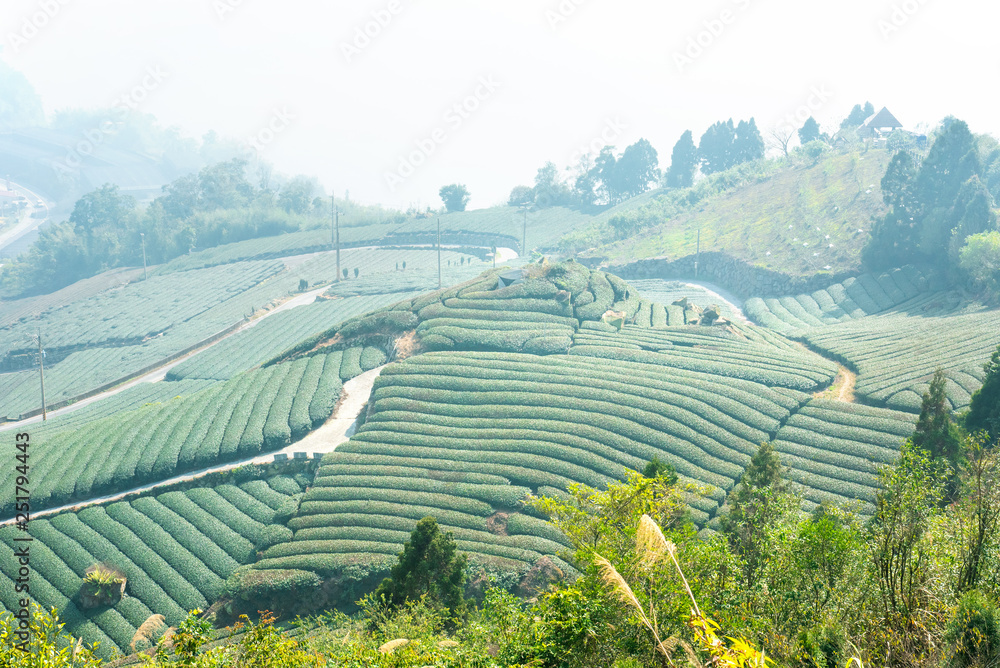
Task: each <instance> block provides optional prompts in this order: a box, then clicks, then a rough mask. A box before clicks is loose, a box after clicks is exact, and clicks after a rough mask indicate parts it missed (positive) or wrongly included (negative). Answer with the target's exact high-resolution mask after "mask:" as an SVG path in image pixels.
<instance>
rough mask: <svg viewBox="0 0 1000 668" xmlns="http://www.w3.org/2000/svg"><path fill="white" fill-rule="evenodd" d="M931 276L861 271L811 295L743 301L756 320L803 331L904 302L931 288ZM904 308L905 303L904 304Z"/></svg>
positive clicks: (914, 271)
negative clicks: (866, 272)
mask: <svg viewBox="0 0 1000 668" xmlns="http://www.w3.org/2000/svg"><path fill="white" fill-rule="evenodd" d="M932 283H933V279H931V280H928V278H927V277H925V276H924V275H923V274H921V273H920V272H919V271H918V270H917V269H915V268H913V267H911V266H906V267H903V268H902V269H894V270H893V271H891V272H889V273H886V274H880V275H878V276H875V275H873V274H862V275H860V276H858V277H857V278H849V279H847V280H846V281H844V282H842V283H835V284H833V285H831V286H830V287H828V288H826V289H823V290H817V291H816V292H813V293H812V294H808V295H805V294H803V295H795V296H789V297H764V298H760V297H753V298H751V299H748V300H747V302H746V304H745V305H744V311H745V312H746V314H747V316H748V317H750V318H752V319H753V320H754V321H755V322H757V323H759V324H761V325H763V326H765V327H769V328H770V329H773V330H775V331H776V332H781V333H782V334H786V335H795V334H802V333H803V332H805V331H807V330H810V329H812V328H814V327H823V326H824V325H832V324H836V323H839V322H848V321H851V320H857V319H859V318H864V317H866V316H869V315H874V314H876V313H882V312H884V311H888V310H889V309H892V308H894V307H900V306H901V305H905V304H906V303H907V302H908V301H909V300H912V299H914V298H916V297H918V296H919V295H921V294H922V293H926V292H928V290H929V289H930V286H931V284H932ZM904 308H905V306H904Z"/></svg>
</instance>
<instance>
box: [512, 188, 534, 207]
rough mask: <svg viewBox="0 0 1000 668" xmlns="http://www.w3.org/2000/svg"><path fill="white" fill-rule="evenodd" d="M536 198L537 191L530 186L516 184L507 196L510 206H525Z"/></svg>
mask: <svg viewBox="0 0 1000 668" xmlns="http://www.w3.org/2000/svg"><path fill="white" fill-rule="evenodd" d="M534 199H535V191H534V190H533V189H532V188H531V187H529V186H514V188H513V189H512V190H511V191H510V197H508V198H507V205H508V206H524V205H526V204H531V203H532V202H533V201H534Z"/></svg>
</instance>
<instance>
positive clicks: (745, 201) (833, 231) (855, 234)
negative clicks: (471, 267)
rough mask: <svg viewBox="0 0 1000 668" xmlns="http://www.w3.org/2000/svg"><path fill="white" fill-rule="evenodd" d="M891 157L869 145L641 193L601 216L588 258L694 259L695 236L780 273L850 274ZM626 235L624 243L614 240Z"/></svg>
mask: <svg viewBox="0 0 1000 668" xmlns="http://www.w3.org/2000/svg"><path fill="white" fill-rule="evenodd" d="M890 157H891V154H890V152H889V151H885V150H878V149H872V150H869V151H866V152H864V153H856V152H855V153H847V154H841V153H829V154H825V155H823V156H821V157H820V158H819V159H818V160H816V162H815V164H813V162H812V161H811V160H806V159H804V158H799V159H798V160H785V161H775V162H776V163H777V164H771V165H768V164H765V165H758V164H757V163H753V164H747V165H741V166H739V167H736V168H734V169H733V170H730V171H729V172H724V173H722V174H718V175H714V176H712V177H709V178H706V179H705V180H704V181H703V182H702V183H699V184H697V185H695V186H694V187H693V188H690V189H686V190H677V191H665V192H664V191H661V192H660V193H658V194H657V195H655V196H649V195H647V196H644V197H645V198H646V201H645V202H638V201H637V202H635V203H626V204H625V205H622V206H620V207H618V209H617V210H616V211H611V212H607V213H605V214H603V215H602V216H601V217H600V218H599V219H598V221H597V223H596V224H595V227H594V228H593V229H594V233H593V236H592V237H591V238H590V240H591V241H594V240H596V241H597V242H598V243H599V244H600V245H599V246H598V247H597V248H595V249H593V250H592V251H590V254H593V255H595V256H597V257H602V258H606V259H607V260H609V261H610V262H613V263H623V262H630V261H633V260H638V259H642V258H646V257H662V256H666V257H668V258H671V259H675V258H678V257H683V256H685V255H693V254H694V253H695V250H696V241H697V234H698V231H699V230H700V231H701V250H702V251H721V252H724V253H728V254H730V255H733V256H735V257H738V258H741V259H744V260H746V261H748V262H750V263H752V264H755V265H759V266H761V267H767V268H769V269H774V270H776V271H780V272H784V273H789V274H796V275H808V274H813V273H815V272H817V271H819V270H822V269H824V268H825V267H827V266H829V267H830V269H829V270H830V271H834V272H837V271H844V270H850V269H855V268H857V267H858V265H859V262H860V255H861V248H862V247H863V245H864V243H865V241H866V240H867V239H868V236H869V232H870V231H871V227H872V217H873V216H876V215H879V214H881V213H882V212H883V210H884V204H883V203H882V192H881V188H880V186H879V184H880V182H881V180H882V176H883V175H884V174H885V169H886V166H887V165H888V163H889V159H890ZM616 230H622V232H616ZM622 234H624V235H625V236H627V238H624V239H622V240H620V241H614V240H613V239H614V237H615V236H616V235H618V236H621V235H622ZM587 240H588V238H587V237H586V236H584V237H582V238H581V241H583V242H584V243H585V242H586V241H587ZM567 241H568V242H572V243H573V244H574V245H576V244H577V243H579V242H577V241H576V239H575V238H573V237H571V238H570V239H568V240H567ZM592 245H593V244H592ZM577 247H578V248H581V247H580V246H577ZM583 248H586V246H583V247H582V248H581V250H582V249H583Z"/></svg>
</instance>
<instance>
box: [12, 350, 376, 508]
mask: <svg viewBox="0 0 1000 668" xmlns="http://www.w3.org/2000/svg"><path fill="white" fill-rule="evenodd" d="M385 359H386V358H385V353H383V352H382V351H381V350H377V349H374V348H372V349H363V348H361V347H357V348H350V349H347V350H345V351H336V352H331V353H328V354H322V355H316V356H313V357H310V358H303V359H300V360H297V361H295V362H290V363H287V364H277V365H273V366H270V367H267V368H264V369H256V370H253V371H248V372H246V373H243V374H240V375H238V376H235V377H234V378H232V379H231V380H229V381H226V382H224V383H216V384H213V385H211V386H209V387H207V388H205V389H203V390H200V391H198V392H195V393H194V394H191V395H189V396H186V397H181V398H178V399H175V400H172V401H167V402H165V403H160V404H155V405H150V406H146V407H143V408H140V409H139V410H137V411H133V412H130V413H125V414H122V415H114V416H112V417H107V418H103V419H101V420H97V421H95V422H90V423H87V424H86V425H83V426H81V427H80V428H77V429H72V430H67V431H61V432H59V433H56V434H51V435H49V436H47V437H46V438H45V439H44V440H43V441H41V442H39V443H38V444H37V445H35V449H34V450H33V453H34V454H33V456H34V457H37V459H36V461H37V462H38V464H37V465H35V466H34V467H32V483H33V485H34V488H33V490H32V507H33V508H35V509H36V510H40V509H43V508H46V507H52V506H56V505H59V504H60V503H65V502H68V501H71V500H75V499H86V498H89V497H93V496H98V495H100V494H102V493H110V492H116V491H122V490H126V489H131V488H133V487H136V486H139V485H142V484H144V483H146V482H155V481H157V480H163V479H165V478H169V477H171V476H173V475H176V474H178V473H182V472H185V471H190V470H196V469H200V468H205V467H207V466H209V465H212V464H218V463H226V462H230V461H237V460H241V459H247V458H249V457H252V456H254V455H257V454H259V453H261V452H267V451H270V450H277V449H281V448H283V447H285V446H286V445H288V444H289V443H291V442H292V440H293V439H296V440H297V439H298V438H301V437H302V436H304V435H305V434H306V433H308V432H309V431H310V430H312V429H313V428H314V427H316V426H318V425H319V424H321V423H322V422H324V421H325V420H326V419H327V418H328V417H329V416H330V414H331V412H332V411H333V408H334V405H335V404H336V402H337V399H338V398H339V396H340V389H341V381H342V380H347V379H349V378H353V377H354V376H356V375H358V374H360V373H362V371H364V370H365V369H366V368H374V367H375V366H378V365H380V364H384V363H385ZM10 473H11V472H8V473H7V474H5V475H4V476H3V477H2V478H0V492H2V498H3V499H4V500H3V501H2V502H0V516H10V515H11V514H12V513H13V499H14V494H13V490H14V487H13V477H12V476H11V475H10Z"/></svg>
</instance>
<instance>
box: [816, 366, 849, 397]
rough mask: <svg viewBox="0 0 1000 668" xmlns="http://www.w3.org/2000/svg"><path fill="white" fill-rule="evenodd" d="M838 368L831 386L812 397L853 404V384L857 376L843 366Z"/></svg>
mask: <svg viewBox="0 0 1000 668" xmlns="http://www.w3.org/2000/svg"><path fill="white" fill-rule="evenodd" d="M838 367H839V368H838V370H837V377H836V378H834V380H833V385H831V386H830V387H828V388H826V389H825V390H822V391H820V392H817V393H815V394H814V395H813V396H814V397H816V398H817V399H832V400H833V401H843V402H845V403H849V404H852V403H854V383H855V382H856V381H857V376H856V375H855V374H853V373H851V370H850V369H848V368H847V367H845V366H843V365H838Z"/></svg>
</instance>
